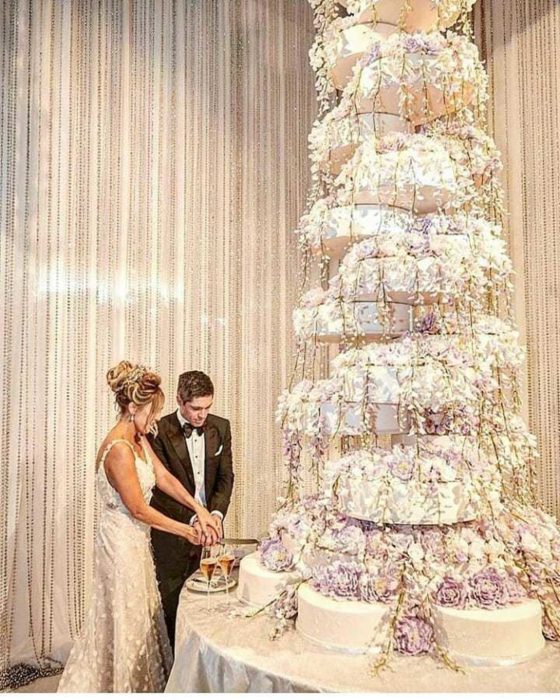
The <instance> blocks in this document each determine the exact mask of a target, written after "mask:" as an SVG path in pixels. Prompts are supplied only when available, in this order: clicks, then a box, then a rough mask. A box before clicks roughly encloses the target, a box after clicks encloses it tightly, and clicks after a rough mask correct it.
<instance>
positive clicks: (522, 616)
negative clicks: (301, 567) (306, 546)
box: [296, 583, 545, 666]
mask: <svg viewBox="0 0 560 700" xmlns="http://www.w3.org/2000/svg"><path fill="white" fill-rule="evenodd" d="M390 615H391V608H390V606H389V605H385V604H382V603H366V602H362V601H351V600H336V599H333V598H329V597H327V596H324V595H322V594H321V593H318V592H317V591H315V590H314V589H313V588H312V586H311V585H309V584H307V583H304V584H302V585H301V586H300V587H299V591H298V617H297V620H296V628H297V630H298V632H299V633H300V634H301V635H302V636H304V637H305V638H306V639H309V640H311V641H313V642H315V643H316V644H318V645H320V646H323V647H326V648H329V649H333V650H337V651H342V652H345V653H350V654H352V653H354V654H356V653H365V652H368V653H375V652H376V651H379V649H380V648H381V645H382V644H383V640H384V636H385V634H387V632H388V630H387V624H388V621H389V619H390ZM434 620H435V626H436V628H435V635H436V638H437V641H438V643H439V644H440V645H441V646H442V647H444V648H445V650H446V651H447V652H448V653H449V655H450V657H451V658H452V659H453V660H454V661H456V662H457V663H458V664H459V665H465V666H469V665H472V666H506V665H515V664H518V663H523V662H524V661H527V660H528V659H530V658H532V657H534V656H535V655H536V654H538V653H539V652H540V651H541V650H542V649H543V648H544V644H545V642H544V638H543V635H542V631H541V630H542V628H541V606H540V604H539V603H538V602H537V601H535V600H525V601H524V602H521V603H517V604H515V605H510V606H508V607H506V608H500V609H496V610H484V609H480V608H477V609H471V610H459V609H456V608H443V607H439V606H436V607H435V612H434Z"/></svg>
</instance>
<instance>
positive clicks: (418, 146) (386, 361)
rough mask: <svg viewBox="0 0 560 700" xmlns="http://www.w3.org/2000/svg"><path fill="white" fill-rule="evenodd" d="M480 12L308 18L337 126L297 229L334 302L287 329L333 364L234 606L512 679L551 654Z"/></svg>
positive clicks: (317, 289) (544, 527)
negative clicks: (507, 669) (489, 668)
mask: <svg viewBox="0 0 560 700" xmlns="http://www.w3.org/2000/svg"><path fill="white" fill-rule="evenodd" d="M473 2H474V0H341V2H340V3H339V4H337V3H335V2H334V1H333V0H311V4H312V5H313V6H314V9H315V17H316V26H317V29H318V35H317V40H316V42H315V44H314V47H313V49H312V51H311V56H312V64H313V66H314V68H315V69H316V73H317V86H318V90H319V98H320V101H321V102H322V104H323V107H324V109H323V112H322V115H321V116H320V118H319V119H318V120H317V122H316V124H315V126H314V128H313V131H312V133H311V136H310V144H311V159H312V164H313V173H314V176H315V189H314V197H313V202H312V206H310V208H309V210H308V212H307V213H306V215H305V216H304V217H303V221H302V225H301V229H300V231H301V243H302V247H303V250H304V255H306V256H311V255H313V256H315V257H316V259H317V260H318V262H319V270H320V271H321V272H322V273H323V274H322V276H323V284H322V285H319V286H311V287H310V288H308V291H307V292H306V293H305V294H304V295H303V296H302V298H301V301H300V304H299V306H298V308H297V309H296V310H295V312H294V324H295V331H296V336H297V338H298V341H299V349H300V352H301V354H302V356H305V357H306V358H309V357H314V358H319V357H320V355H321V353H323V359H324V358H325V353H326V352H328V350H327V349H326V348H328V346H327V344H330V347H331V348H332V347H333V346H334V347H335V348H336V349H338V351H339V354H338V355H336V357H335V356H334V353H333V352H331V353H330V360H331V361H330V373H329V376H328V377H327V378H324V379H319V380H318V379H317V378H316V364H317V363H315V364H313V362H310V361H309V360H307V366H306V371H305V372H304V375H303V377H302V380H301V381H300V382H299V383H298V384H296V385H295V386H292V387H290V390H289V391H286V392H285V393H284V395H283V396H282V398H281V401H280V408H279V416H280V419H281V422H282V426H283V431H284V445H285V455H286V464H287V469H288V474H289V483H288V488H287V496H286V498H285V499H284V500H283V502H282V504H281V507H280V508H279V510H278V512H277V514H276V516H275V518H274V522H273V524H272V526H271V530H270V537H269V538H268V539H267V540H266V541H265V542H263V544H262V546H261V549H260V551H259V552H257V553H256V554H255V555H252V556H250V557H247V558H245V559H244V560H243V561H242V563H241V571H240V582H239V596H240V598H241V599H242V600H244V601H245V602H247V603H248V604H250V605H252V606H260V607H265V606H269V607H271V609H273V611H274V617H275V619H276V625H277V628H278V629H281V628H282V627H283V626H285V625H286V624H287V622H288V621H290V620H293V619H294V618H296V617H297V620H296V627H297V629H298V630H299V632H300V633H301V634H302V635H304V636H305V637H308V638H309V639H312V640H314V641H315V642H317V643H319V644H322V645H325V646H327V647H332V648H336V649H341V650H345V651H372V652H379V654H378V655H377V657H376V658H377V662H376V663H377V665H378V666H379V665H382V664H383V663H384V661H385V660H386V658H387V656H388V654H389V653H390V651H391V650H393V649H395V650H396V651H398V652H401V653H405V654H417V653H425V652H430V651H435V652H437V653H439V654H440V655H441V656H442V657H443V658H444V659H446V661H447V662H448V663H449V664H450V665H453V663H454V660H456V661H459V662H461V661H463V662H469V661H471V662H477V663H514V662H516V661H520V660H524V659H526V658H528V657H530V656H532V655H534V654H535V653H537V652H538V651H539V650H540V649H541V648H542V646H543V644H544V638H543V632H544V636H546V637H548V638H550V639H558V638H559V637H560V616H559V611H560V531H559V530H558V527H557V525H556V523H555V521H554V520H553V518H551V517H549V516H547V515H546V514H545V513H544V512H543V511H541V510H539V509H538V507H537V505H536V503H535V501H534V496H533V493H534V485H533V483H532V469H533V466H534V460H535V455H536V452H535V442H534V438H533V437H532V435H531V434H530V433H529V432H528V431H527V428H526V427H525V425H524V424H523V421H522V419H521V417H520V415H519V397H518V378H519V372H520V368H521V364H522V361H523V353H522V351H521V349H520V347H519V343H518V336H517V333H516V331H515V329H514V326H513V324H512V319H511V303H510V302H511V283H510V274H511V264H510V260H509V258H508V254H507V250H506V245H505V242H504V238H503V234H502V230H501V226H500V220H501V214H502V210H501V191H500V187H499V184H498V181H497V173H498V172H499V168H500V160H499V155H498V154H497V152H496V149H495V146H494V143H493V141H492V140H491V139H490V138H489V136H488V135H487V134H486V133H485V127H486V124H485V112H484V108H485V101H486V77H485V73H484V71H483V68H482V66H481V64H480V62H479V59H478V54H477V50H476V47H475V45H474V44H473V42H472V40H471V38H470V36H469V30H468V27H469V23H468V18H467V13H468V11H469V10H470V7H471V5H472V4H473ZM450 27H452V29H453V31H450V30H449V28H450ZM325 273H326V274H327V275H328V274H330V275H331V277H330V280H328V281H327V279H326V277H325Z"/></svg>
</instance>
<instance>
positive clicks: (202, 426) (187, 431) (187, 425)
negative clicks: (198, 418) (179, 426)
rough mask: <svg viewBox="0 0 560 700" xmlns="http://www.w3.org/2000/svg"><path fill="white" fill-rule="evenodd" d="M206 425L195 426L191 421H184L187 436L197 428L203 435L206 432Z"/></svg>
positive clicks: (184, 431) (184, 430)
mask: <svg viewBox="0 0 560 700" xmlns="http://www.w3.org/2000/svg"><path fill="white" fill-rule="evenodd" d="M204 428H205V426H204V425H201V426H199V427H195V426H194V425H191V424H190V423H183V433H184V434H185V437H187V438H190V436H191V435H192V434H193V430H195V431H196V432H197V433H198V434H199V435H202V433H203V432H204Z"/></svg>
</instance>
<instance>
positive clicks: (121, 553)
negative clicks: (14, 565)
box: [58, 361, 218, 692]
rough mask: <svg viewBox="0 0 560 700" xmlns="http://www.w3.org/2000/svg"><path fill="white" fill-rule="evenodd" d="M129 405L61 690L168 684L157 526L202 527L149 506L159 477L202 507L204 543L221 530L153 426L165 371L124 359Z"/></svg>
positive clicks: (185, 531)
mask: <svg viewBox="0 0 560 700" xmlns="http://www.w3.org/2000/svg"><path fill="white" fill-rule="evenodd" d="M107 381H108V383H109V386H110V387H111V389H112V390H113V392H114V394H115V399H116V403H117V405H118V407H119V410H120V417H119V420H118V422H117V424H116V425H115V426H114V427H113V428H112V429H111V431H110V432H109V434H108V435H107V436H106V437H105V439H104V440H103V442H102V444H101V447H100V448H99V452H98V455H97V460H96V461H97V468H98V471H97V477H96V480H97V494H98V500H99V503H100V517H99V529H98V533H97V537H96V540H95V549H94V576H93V584H92V589H91V590H92V594H91V601H90V608H89V612H88V614H87V617H86V620H85V623H84V626H83V628H82V630H81V632H80V635H79V638H78V639H77V641H76V642H75V644H74V646H73V647H72V650H71V652H70V656H69V658H68V662H67V664H66V667H65V669H64V673H63V674H62V677H61V680H60V683H59V686H58V691H59V692H141V691H152V692H161V691H162V690H163V689H164V687H165V683H166V680H167V676H168V674H169V671H170V667H171V662H172V654H171V647H170V644H169V640H168V638H167V632H166V627H165V622H164V617H163V610H162V607H161V600H160V596H159V591H158V587H157V583H156V576H155V569H154V563H153V560H152V553H151V549H150V528H151V527H153V528H156V529H157V530H163V531H165V532H171V533H173V534H174V535H179V536H180V537H184V538H185V539H187V540H189V542H192V543H193V544H200V543H201V541H200V539H199V537H198V535H197V533H196V531H195V529H194V528H192V527H190V526H188V525H185V524H183V523H180V522H177V521H175V520H172V519H171V518H168V517H167V516H165V515H163V514H162V513H160V512H159V511H157V510H155V509H154V508H151V507H150V505H149V502H150V497H151V493H152V489H153V488H154V486H155V485H157V487H158V488H159V489H161V490H162V491H163V492H165V493H166V494H168V495H169V496H171V497H173V498H174V499H175V500H177V501H178V502H179V503H181V504H183V505H185V506H188V507H189V508H190V509H192V510H193V511H194V512H195V513H196V514H197V515H198V519H199V521H200V524H201V526H202V533H203V534H202V538H203V540H204V541H203V542H202V544H213V543H214V542H216V540H217V538H218V534H217V532H216V529H215V527H216V526H215V524H214V523H213V520H212V517H211V515H210V514H209V513H208V511H207V510H206V509H205V508H203V507H202V506H201V505H200V504H199V503H198V502H197V501H195V500H194V498H193V497H192V496H191V495H190V493H188V491H186V490H185V488H184V487H183V486H182V484H181V483H180V482H179V481H178V480H177V479H176V478H175V477H174V476H172V475H171V474H170V473H169V472H168V471H167V469H166V468H165V467H164V466H163V465H162V464H161V462H160V461H159V460H158V458H157V456H156V455H155V454H154V452H153V451H152V448H151V447H150V444H149V442H148V440H147V439H146V433H148V432H150V431H151V432H154V431H155V430H156V420H157V418H158V417H159V414H160V412H161V409H162V408H163V403H164V400H165V397H164V395H163V392H162V390H161V388H160V383H161V379H160V377H159V375H158V374H156V373H155V372H152V371H151V370H149V369H147V368H146V367H143V366H141V365H132V364H131V363H130V362H126V361H123V362H120V363H119V364H118V365H117V366H116V367H113V368H112V369H111V370H109V372H108V373H107Z"/></svg>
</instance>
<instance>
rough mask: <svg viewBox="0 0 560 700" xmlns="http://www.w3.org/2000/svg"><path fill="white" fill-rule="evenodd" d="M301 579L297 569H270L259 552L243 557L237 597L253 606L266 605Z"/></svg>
mask: <svg viewBox="0 0 560 700" xmlns="http://www.w3.org/2000/svg"><path fill="white" fill-rule="evenodd" d="M299 579H300V575H299V574H298V573H297V572H296V571H270V570H269V569H267V568H266V567H264V566H263V565H262V564H261V559H260V554H259V552H254V553H253V554H249V555H248V556H246V557H243V559H242V560H241V563H240V565H239V584H238V586H237V598H238V599H239V600H240V601H241V602H242V603H246V604H247V605H250V606H252V607H258V608H261V607H264V606H265V605H268V604H269V603H271V602H272V601H273V600H274V599H275V598H277V597H278V596H279V595H280V593H281V592H282V590H283V589H284V588H285V587H286V586H287V585H288V584H289V583H293V582H295V581H298V580H299Z"/></svg>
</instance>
